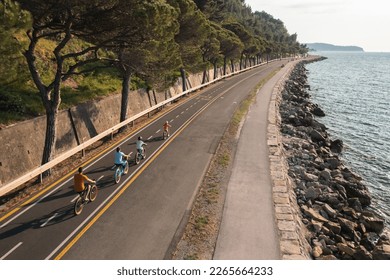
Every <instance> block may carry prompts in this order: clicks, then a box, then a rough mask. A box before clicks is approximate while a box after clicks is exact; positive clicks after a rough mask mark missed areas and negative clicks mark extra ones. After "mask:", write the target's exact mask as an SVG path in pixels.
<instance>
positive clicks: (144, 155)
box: [142, 148, 146, 158]
mask: <svg viewBox="0 0 390 280" xmlns="http://www.w3.org/2000/svg"><path fill="white" fill-rule="evenodd" d="M142 157H143V158H146V149H145V148H144V151H143V152H142Z"/></svg>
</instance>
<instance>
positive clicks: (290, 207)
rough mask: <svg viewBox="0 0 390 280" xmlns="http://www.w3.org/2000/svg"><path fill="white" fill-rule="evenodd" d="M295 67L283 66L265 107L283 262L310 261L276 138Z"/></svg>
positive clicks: (283, 155)
mask: <svg viewBox="0 0 390 280" xmlns="http://www.w3.org/2000/svg"><path fill="white" fill-rule="evenodd" d="M296 64H297V62H293V63H290V64H288V65H287V66H285V67H290V68H289V69H288V70H287V71H286V73H285V74H284V75H283V76H282V77H281V78H280V79H279V81H278V82H277V84H276V85H275V87H274V89H273V91H272V94H271V101H270V104H269V107H268V128H267V145H268V149H269V162H270V174H271V181H272V184H273V187H272V195H273V202H274V207H275V217H276V225H277V231H278V233H279V242H280V253H281V258H282V259H283V260H309V259H311V257H310V245H309V244H308V242H307V240H306V238H305V233H306V231H307V230H306V228H305V226H304V225H303V223H302V219H301V214H300V210H299V207H298V204H297V199H296V196H295V193H294V185H293V182H292V180H291V179H290V177H289V176H288V164H287V160H286V157H285V151H284V148H283V142H282V137H281V135H280V124H281V117H280V114H279V106H280V103H281V100H282V91H283V89H284V84H285V82H286V80H287V79H288V78H289V76H290V74H291V72H292V70H293V69H294V68H295V65H296Z"/></svg>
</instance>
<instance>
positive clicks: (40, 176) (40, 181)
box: [39, 173, 43, 184]
mask: <svg viewBox="0 0 390 280" xmlns="http://www.w3.org/2000/svg"><path fill="white" fill-rule="evenodd" d="M39 183H40V184H42V183H43V173H41V174H39Z"/></svg>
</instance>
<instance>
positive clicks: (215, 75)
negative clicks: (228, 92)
mask: <svg viewBox="0 0 390 280" xmlns="http://www.w3.org/2000/svg"><path fill="white" fill-rule="evenodd" d="M213 65H214V78H213V79H214V80H215V79H216V78H218V73H217V71H218V69H217V62H214V63H213Z"/></svg>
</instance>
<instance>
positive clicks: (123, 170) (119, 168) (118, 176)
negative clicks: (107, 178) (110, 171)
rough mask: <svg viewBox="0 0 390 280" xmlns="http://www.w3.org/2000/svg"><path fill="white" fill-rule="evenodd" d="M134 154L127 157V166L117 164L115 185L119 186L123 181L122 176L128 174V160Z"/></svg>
mask: <svg viewBox="0 0 390 280" xmlns="http://www.w3.org/2000/svg"><path fill="white" fill-rule="evenodd" d="M131 154H132V153H130V154H128V155H127V156H126V163H125V166H123V165H122V164H117V163H115V166H116V168H115V173H114V180H115V184H118V183H119V181H120V180H121V178H122V175H126V174H127V173H128V172H129V162H128V159H129V157H130V155H131Z"/></svg>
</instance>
